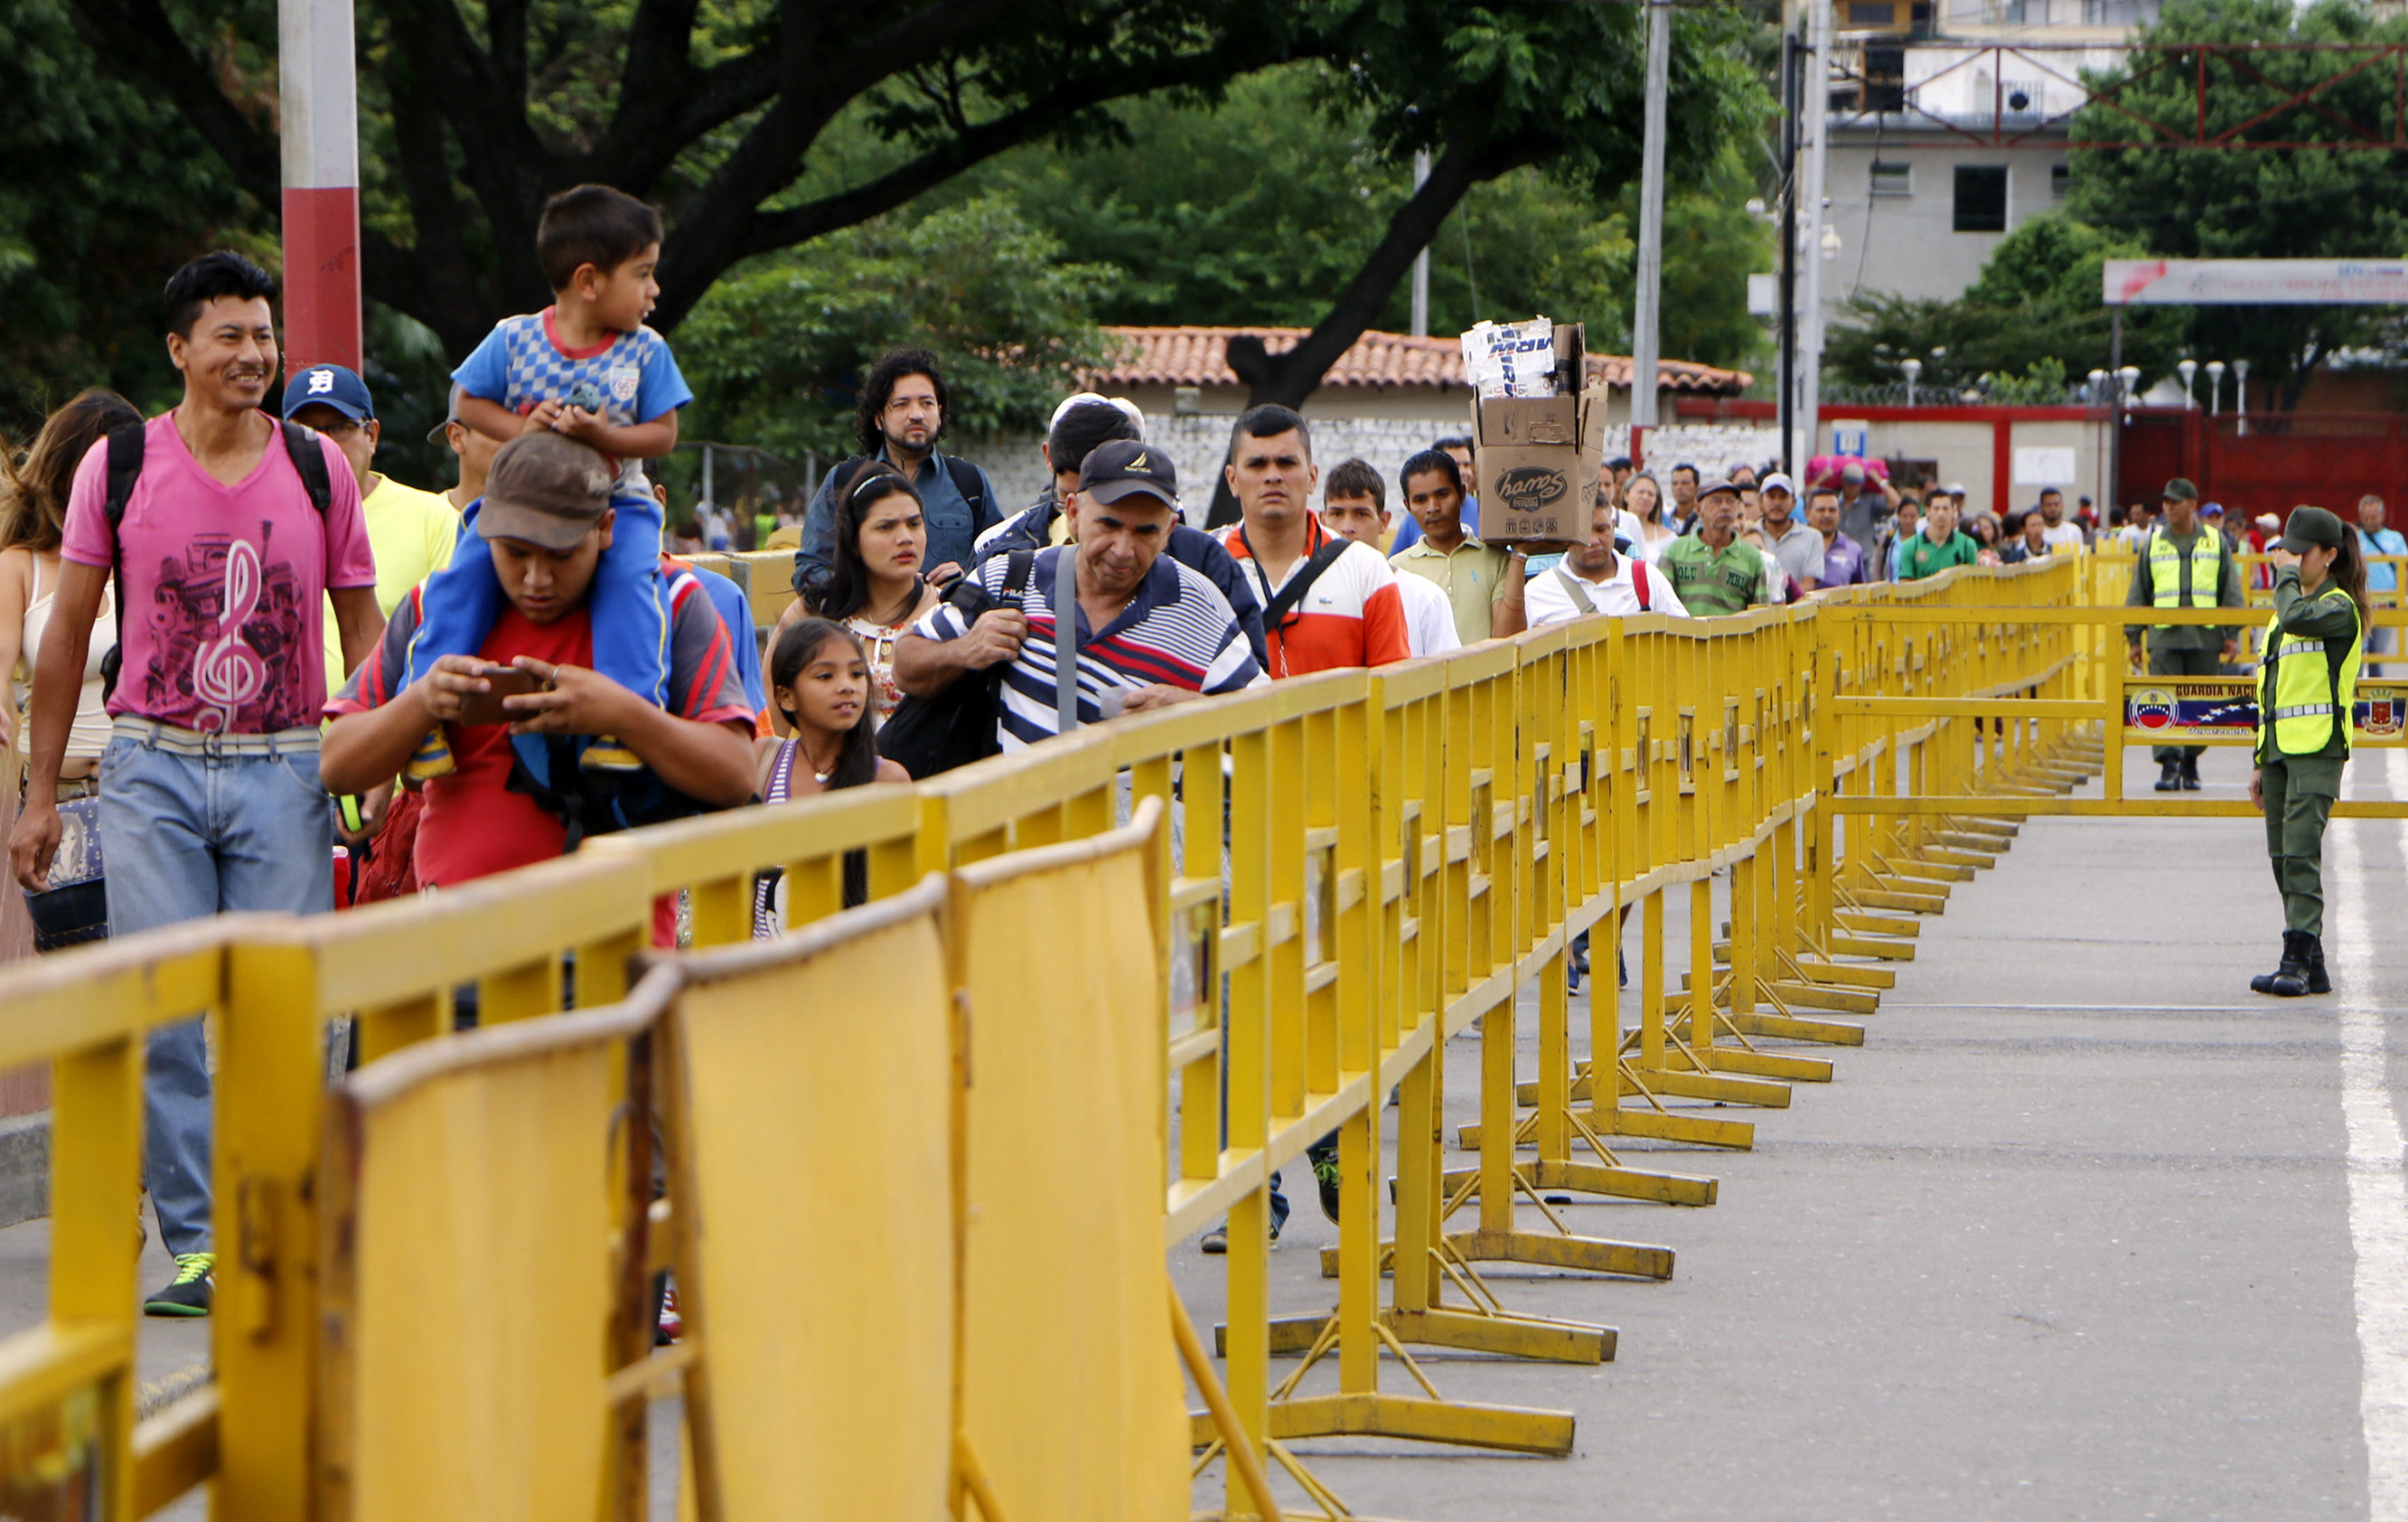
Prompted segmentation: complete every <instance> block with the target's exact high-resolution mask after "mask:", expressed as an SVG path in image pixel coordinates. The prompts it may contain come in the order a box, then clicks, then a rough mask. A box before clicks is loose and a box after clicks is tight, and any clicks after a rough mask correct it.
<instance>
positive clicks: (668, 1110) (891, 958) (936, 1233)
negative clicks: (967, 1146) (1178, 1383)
mask: <svg viewBox="0 0 2408 1522" xmlns="http://www.w3.org/2000/svg"><path fill="white" fill-rule="evenodd" d="M945 891H946V890H945V884H944V883H943V882H942V881H941V880H936V879H931V880H929V881H927V882H925V883H922V884H921V885H920V886H919V887H917V888H913V889H911V890H910V891H908V892H906V893H903V894H900V895H897V896H896V897H891V898H888V899H885V900H882V902H880V903H878V904H875V905H872V906H870V907H868V908H866V909H863V910H859V911H856V912H852V913H848V914H844V915H841V916H838V917H833V918H830V919H827V920H824V921H823V922H821V923H820V924H818V925H816V926H812V927H810V928H809V929H806V930H804V931H803V932H801V933H799V934H796V935H794V936H789V937H784V938H781V939H780V940H772V941H767V942H763V943H760V944H757V945H746V946H738V947H728V948H724V949H721V950H718V951H713V952H709V953H704V954H699V955H694V956H692V957H688V958H683V959H681V960H679V961H678V962H676V963H674V964H673V965H672V966H671V968H670V969H668V970H669V971H671V972H673V973H674V974H675V975H676V979H677V984H678V988H677V994H676V998H675V1008H674V1012H672V1014H671V1015H670V1017H669V1020H668V1023H667V1029H666V1032H665V1035H666V1041H665V1046H666V1052H665V1060H664V1084H663V1089H664V1099H665V1104H664V1113H665V1114H666V1117H667V1136H668V1151H669V1156H670V1158H671V1165H672V1166H671V1170H670V1197H671V1204H670V1207H669V1211H668V1217H669V1234H670V1237H671V1240H672V1242H673V1244H674V1245H673V1247H672V1250H671V1257H672V1260H673V1261H674V1262H675V1264H676V1268H677V1279H678V1292H679V1298H680V1301H681V1314H682V1315H683V1317H684V1320H685V1325H686V1328H687V1332H686V1337H685V1341H684V1342H683V1343H681V1344H680V1346H679V1347H678V1349H676V1350H675V1352H673V1353H671V1354H667V1355H663V1356H661V1357H658V1358H656V1359H655V1363H656V1364H660V1365H666V1366H667V1369H668V1371H678V1370H679V1369H681V1368H682V1371H683V1373H684V1380H685V1383H684V1390H685V1397H686V1405H685V1412H686V1420H687V1424H688V1429H689V1435H690V1439H691V1442H690V1446H689V1451H690V1453H691V1454H692V1457H693V1471H692V1477H693V1490H694V1493H695V1499H696V1500H697V1502H698V1515H700V1516H701V1517H702V1518H704V1522H724V1519H731V1518H768V1517H775V1516H781V1515H792V1514H793V1508H794V1507H795V1505H796V1500H797V1498H800V1497H805V1496H808V1497H810V1498H811V1500H810V1506H811V1508H812V1509H813V1510H814V1511H818V1510H823V1509H824V1511H825V1512H826V1514H827V1515H831V1516H839V1515H840V1516H847V1517H861V1518H865V1519H874V1518H896V1519H898V1522H899V1519H903V1518H914V1519H917V1518H925V1517H930V1516H934V1515H938V1514H939V1512H940V1511H942V1510H943V1509H944V1507H945V1506H946V1504H947V1497H948V1489H947V1487H948V1485H949V1481H950V1477H951V1475H952V1472H953V1469H952V1460H953V1451H954V1443H955V1433H956V1425H957V1424H956V1416H955V1398H954V1382H955V1379H956V1377H957V1376H956V1368H955V1360H956V1358H957V1357H958V1353H957V1343H958V1336H959V1331H958V1328H957V1325H956V1323H957V1312H956V1295H957V1293H958V1289H957V1283H958V1280H957V1262H956V1254H957V1252H958V1250H959V1218H960V1205H959V1200H958V1197H957V1192H956V1190H957V1176H958V1171H959V1169H960V1166H961V1163H960V1157H959V1155H958V1150H957V1148H958V1140H957V1135H956V1133H957V1130H958V1125H959V1122H958V1117H957V1115H956V1106H957V1104H958V1103H959V1101H960V1098H961V1094H960V1085H959V1082H958V1078H957V1055H956V1045H957V1040H958V1038H957V1035H956V1030H955V1026H956V1019H957V1016H956V1013H955V1010H954V1007H953V990H952V988H951V987H950V986H949V979H948V977H947V974H946V952H945V946H944V943H943V940H942V936H941V931H940V925H939V920H940V916H941V914H942V912H943V907H944V899H945ZM1165 1352H1166V1355H1167V1353H1168V1349H1165ZM995 1522H999V1519H995Z"/></svg>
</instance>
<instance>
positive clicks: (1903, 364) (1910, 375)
mask: <svg viewBox="0 0 2408 1522" xmlns="http://www.w3.org/2000/svg"><path fill="white" fill-rule="evenodd" d="M1898 367H1899V369H1901V370H1903V371H1905V372H1906V405H1907V406H1909V407H1913V406H1914V380H1915V377H1917V376H1919V375H1921V374H1922V373H1923V361H1921V360H1919V359H1902V360H1899V362H1898Z"/></svg>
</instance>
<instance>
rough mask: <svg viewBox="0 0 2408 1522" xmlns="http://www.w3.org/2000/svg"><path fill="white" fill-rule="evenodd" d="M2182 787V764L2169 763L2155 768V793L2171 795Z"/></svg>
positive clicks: (2177, 762)
mask: <svg viewBox="0 0 2408 1522" xmlns="http://www.w3.org/2000/svg"><path fill="white" fill-rule="evenodd" d="M2181 786H2182V763H2181V762H2179V761H2169V762H2167V763H2166V764H2165V765H2164V766H2162V767H2159V768H2157V791H2158V792H2160V793H2171V792H2173V791H2175V790H2176V789H2178V788H2180V787H2181Z"/></svg>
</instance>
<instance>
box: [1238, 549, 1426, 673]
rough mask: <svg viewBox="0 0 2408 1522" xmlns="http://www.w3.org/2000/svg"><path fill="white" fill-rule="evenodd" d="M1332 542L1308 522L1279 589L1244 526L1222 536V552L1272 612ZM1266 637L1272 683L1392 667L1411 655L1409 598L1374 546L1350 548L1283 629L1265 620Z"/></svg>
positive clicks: (1288, 616)
mask: <svg viewBox="0 0 2408 1522" xmlns="http://www.w3.org/2000/svg"><path fill="white" fill-rule="evenodd" d="M1328 542H1329V531H1328V530H1327V529H1326V528H1324V527H1322V526H1321V520H1320V519H1319V518H1309V519H1308V520H1307V521H1306V525H1305V535H1304V553H1302V554H1301V555H1298V556H1297V561H1296V564H1295V565H1293V566H1291V567H1288V572H1287V576H1286V578H1284V579H1283V580H1282V581H1281V582H1280V583H1279V586H1273V585H1272V584H1271V582H1270V578H1269V577H1268V576H1266V575H1265V574H1264V573H1263V567H1262V563H1261V562H1260V561H1258V560H1256V559H1255V558H1254V546H1252V545H1251V544H1249V543H1247V542H1246V525H1245V524H1235V525H1233V526H1232V527H1230V528H1229V529H1228V530H1227V531H1226V532H1225V533H1224V534H1223V535H1222V536H1221V545H1222V547H1223V548H1224V549H1226V550H1227V551H1228V552H1229V554H1230V557H1231V558H1232V559H1234V560H1236V561H1237V563H1238V569H1239V571H1240V573H1242V574H1243V575H1244V576H1245V578H1246V581H1247V583H1248V584H1249V585H1251V586H1252V587H1253V588H1254V596H1255V598H1256V599H1257V600H1258V601H1260V602H1261V603H1262V605H1263V607H1264V608H1265V609H1266V610H1268V609H1269V607H1270V605H1271V599H1272V598H1273V597H1274V596H1277V595H1278V593H1279V590H1280V587H1281V586H1285V585H1286V584H1287V582H1289V581H1293V580H1294V579H1295V578H1296V576H1297V573H1298V572H1300V571H1302V570H1303V569H1304V567H1305V563H1306V562H1307V561H1309V560H1311V559H1312V554H1313V552H1314V551H1316V550H1319V549H1320V548H1321V547H1322V546H1323V545H1325V544H1326V543H1328ZM1263 636H1264V639H1265V640H1266V642H1267V645H1268V648H1269V655H1270V673H1271V675H1272V676H1274V677H1301V676H1309V675H1311V674H1312V673H1313V672H1315V671H1334V670H1337V669H1340V668H1344V667H1350V666H1387V665H1390V664H1392V663H1394V662H1397V661H1401V660H1409V659H1411V658H1412V640H1411V637H1410V636H1409V635H1408V634H1407V633H1406V627H1405V599H1404V596H1403V595H1402V594H1400V593H1399V592H1398V591H1397V577H1396V573H1395V572H1394V571H1392V570H1390V569H1389V568H1388V563H1387V561H1386V560H1384V559H1383V558H1381V555H1380V552H1379V551H1377V550H1374V549H1373V548H1371V547H1370V546H1369V545H1368V544H1349V545H1347V547H1346V551H1345V553H1343V554H1340V556H1339V557H1338V558H1337V559H1336V560H1334V561H1332V562H1331V563H1330V564H1329V566H1328V567H1327V568H1326V569H1325V570H1324V571H1323V572H1322V573H1321V575H1320V577H1319V579H1318V580H1316V581H1315V582H1313V583H1312V587H1311V588H1310V589H1309V590H1308V591H1307V592H1306V593H1305V595H1304V597H1303V600H1302V601H1301V602H1300V603H1299V604H1298V605H1297V607H1295V608H1291V609H1289V610H1288V611H1287V614H1286V616H1285V617H1283V618H1282V619H1280V620H1279V621H1278V626H1277V627H1273V626H1272V621H1271V619H1270V618H1269V616H1268V614H1266V616H1265V617H1264V619H1263Z"/></svg>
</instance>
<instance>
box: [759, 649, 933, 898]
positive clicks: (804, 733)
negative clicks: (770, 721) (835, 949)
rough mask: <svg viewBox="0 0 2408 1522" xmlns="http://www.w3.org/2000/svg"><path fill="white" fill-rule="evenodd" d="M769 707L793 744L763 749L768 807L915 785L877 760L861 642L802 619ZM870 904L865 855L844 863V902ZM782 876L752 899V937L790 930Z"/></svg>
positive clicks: (779, 662) (768, 742)
mask: <svg viewBox="0 0 2408 1522" xmlns="http://www.w3.org/2000/svg"><path fill="white" fill-rule="evenodd" d="M768 677H769V701H770V702H771V703H772V704H773V705H774V706H775V707H776V708H777V710H778V711H779V713H780V714H781V715H782V716H783V717H784V719H785V725H784V727H785V729H786V731H787V738H786V739H763V740H759V741H757V742H756V751H757V754H758V765H759V768H760V770H759V773H758V779H759V780H758V782H757V783H756V785H755V788H754V791H755V792H756V793H757V794H758V795H759V797H760V798H761V801H762V802H764V803H786V802H790V801H792V800H794V799H796V798H807V797H811V796H812V795H813V794H816V793H827V792H833V791H834V790H836V789H837V788H839V787H862V786H866V785H867V784H869V783H909V782H910V780H911V777H910V773H909V772H906V771H905V770H904V769H903V768H901V767H900V766H898V765H896V763H895V762H892V761H889V760H887V759H886V758H885V757H883V756H882V755H880V754H878V745H877V742H876V740H875V739H872V738H871V733H870V732H871V729H872V728H873V725H871V724H870V723H868V722H867V718H868V713H869V706H870V700H871V699H870V689H869V660H868V657H867V655H865V654H864V653H862V649H861V641H860V640H858V639H854V638H853V635H852V633H851V632H850V631H848V630H847V629H845V628H844V627H843V626H842V625H838V624H832V623H830V622H828V621H827V620H826V619H824V618H804V619H797V620H796V622H795V623H793V624H791V625H787V627H786V628H785V629H783V630H782V631H781V632H780V634H779V636H778V643H777V646H776V648H775V649H773V650H772V651H771V652H770V653H769V673H768ZM868 897H869V887H868V864H867V861H866V860H865V859H864V858H863V856H862V854H861V853H860V852H857V851H854V852H848V853H846V854H845V858H844V902H845V907H846V908H848V909H850V908H852V907H853V905H855V904H859V903H865V902H867V900H868ZM785 921H786V891H785V883H784V882H783V881H782V876H781V874H779V873H776V872H765V873H763V874H762V875H761V878H760V880H759V882H758V883H757V884H756V885H755V887H754V888H753V939H755V940H768V939H769V938H770V937H772V936H775V935H777V934H778V933H779V931H780V930H781V929H782V928H783V927H784V926H785Z"/></svg>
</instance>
